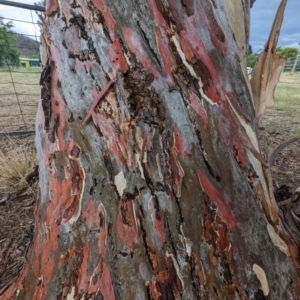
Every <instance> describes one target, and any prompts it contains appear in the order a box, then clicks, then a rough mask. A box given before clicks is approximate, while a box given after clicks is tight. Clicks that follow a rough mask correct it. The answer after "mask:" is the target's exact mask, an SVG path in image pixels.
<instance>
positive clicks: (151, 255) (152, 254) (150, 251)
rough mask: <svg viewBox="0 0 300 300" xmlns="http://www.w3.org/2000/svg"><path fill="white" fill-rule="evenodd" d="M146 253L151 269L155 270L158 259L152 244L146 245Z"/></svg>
mask: <svg viewBox="0 0 300 300" xmlns="http://www.w3.org/2000/svg"><path fill="white" fill-rule="evenodd" d="M147 253H148V255H149V259H150V262H151V267H152V269H156V267H157V266H158V258H157V255H156V250H155V247H154V245H153V244H151V243H147Z"/></svg>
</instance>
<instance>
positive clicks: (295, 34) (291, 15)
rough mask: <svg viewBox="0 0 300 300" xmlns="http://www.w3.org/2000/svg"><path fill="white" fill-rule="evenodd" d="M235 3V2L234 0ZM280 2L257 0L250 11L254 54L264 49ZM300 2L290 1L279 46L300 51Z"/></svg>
mask: <svg viewBox="0 0 300 300" xmlns="http://www.w3.org/2000/svg"><path fill="white" fill-rule="evenodd" d="M233 1H234V0H233ZM279 3H280V0H256V1H255V2H254V4H253V7H252V8H251V11H250V44H251V46H252V49H253V52H256V51H259V50H260V49H263V47H264V44H265V42H266V41H267V39H268V36H269V33H270V30H271V26H272V23H273V20H274V16H275V14H276V11H277V7H278V5H279ZM298 43H300V0H288V1H287V5H286V8H285V12H284V19H283V24H282V27H281V31H280V35H279V40H278V44H277V45H278V46H280V47H296V48H298V49H300V45H299V44H298Z"/></svg>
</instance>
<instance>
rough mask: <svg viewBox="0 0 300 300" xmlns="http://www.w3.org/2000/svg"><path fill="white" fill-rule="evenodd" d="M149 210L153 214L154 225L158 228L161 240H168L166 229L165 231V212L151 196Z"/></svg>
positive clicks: (157, 231)
mask: <svg viewBox="0 0 300 300" xmlns="http://www.w3.org/2000/svg"><path fill="white" fill-rule="evenodd" d="M148 210H149V213H150V215H151V219H152V222H153V226H154V228H155V230H156V233H157V235H158V237H159V239H160V240H161V242H163V243H164V242H165V241H166V231H165V214H164V212H162V211H160V210H159V208H158V207H157V205H156V203H155V201H154V198H153V197H151V198H150V199H149V202H148Z"/></svg>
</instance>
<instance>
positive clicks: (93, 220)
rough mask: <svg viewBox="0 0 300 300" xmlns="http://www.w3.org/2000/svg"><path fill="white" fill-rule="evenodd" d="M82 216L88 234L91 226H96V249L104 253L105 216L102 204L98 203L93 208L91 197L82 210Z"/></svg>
mask: <svg viewBox="0 0 300 300" xmlns="http://www.w3.org/2000/svg"><path fill="white" fill-rule="evenodd" d="M82 216H83V218H84V219H85V222H86V225H87V227H88V234H89V232H90V231H91V229H92V228H98V230H99V232H98V233H97V234H96V235H97V237H98V251H99V254H106V230H107V228H106V217H105V211H104V207H103V205H102V204H99V206H98V209H96V208H95V203H94V201H93V200H92V199H90V200H89V201H88V204H87V206H86V209H85V210H83V211H82Z"/></svg>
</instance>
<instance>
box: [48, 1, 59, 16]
mask: <svg viewBox="0 0 300 300" xmlns="http://www.w3.org/2000/svg"><path fill="white" fill-rule="evenodd" d="M57 11H58V0H51V1H50V0H49V1H46V10H45V16H47V17H49V16H51V15H52V14H53V13H56V12H57Z"/></svg>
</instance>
